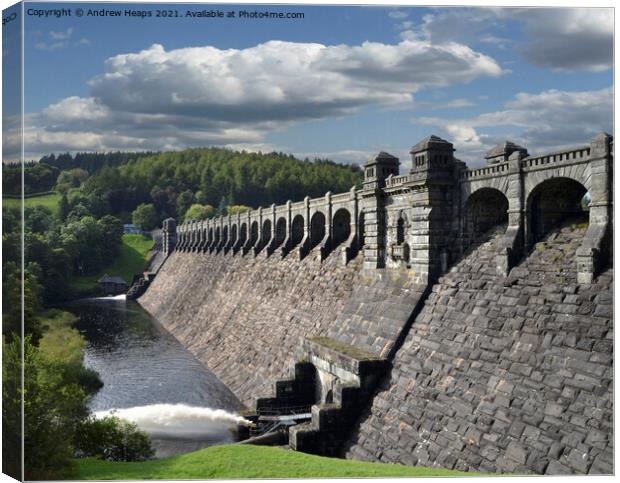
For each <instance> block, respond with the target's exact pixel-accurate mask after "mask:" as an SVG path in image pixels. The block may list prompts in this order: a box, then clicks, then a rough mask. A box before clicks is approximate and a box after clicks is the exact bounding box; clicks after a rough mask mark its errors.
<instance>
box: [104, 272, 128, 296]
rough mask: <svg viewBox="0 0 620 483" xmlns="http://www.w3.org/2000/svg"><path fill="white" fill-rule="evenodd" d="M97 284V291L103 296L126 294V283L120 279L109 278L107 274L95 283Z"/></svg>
mask: <svg viewBox="0 0 620 483" xmlns="http://www.w3.org/2000/svg"><path fill="white" fill-rule="evenodd" d="M97 284H98V285H99V290H100V291H101V293H102V294H104V295H118V294H122V293H126V292H127V289H128V288H129V287H127V282H125V280H123V279H122V278H121V277H111V276H110V275H108V274H107V273H106V274H105V275H104V276H103V277H101V278H100V279H99V280H98V281H97Z"/></svg>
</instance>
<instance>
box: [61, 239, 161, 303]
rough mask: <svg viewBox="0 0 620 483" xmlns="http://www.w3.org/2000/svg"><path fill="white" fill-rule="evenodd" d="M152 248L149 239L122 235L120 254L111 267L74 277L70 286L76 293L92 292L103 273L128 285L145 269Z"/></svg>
mask: <svg viewBox="0 0 620 483" xmlns="http://www.w3.org/2000/svg"><path fill="white" fill-rule="evenodd" d="M152 247H153V240H151V239H150V238H147V237H145V236H142V235H123V243H122V245H121V248H120V252H119V254H118V257H116V259H115V260H114V263H112V265H109V266H107V267H105V268H104V269H102V270H101V271H100V272H99V273H97V274H94V275H85V276H82V277H75V279H74V280H73V281H72V282H71V286H72V287H73V288H74V289H76V290H77V291H78V292H84V291H88V290H92V289H93V288H94V287H95V285H96V283H97V280H99V279H100V278H101V277H102V275H103V274H104V273H107V274H108V275H110V276H112V277H121V278H123V279H124V280H125V282H127V283H128V284H130V283H131V280H132V279H133V276H134V275H136V274H139V273H142V271H143V270H144V268H145V267H146V261H147V258H148V254H149V252H150V251H151V248H152Z"/></svg>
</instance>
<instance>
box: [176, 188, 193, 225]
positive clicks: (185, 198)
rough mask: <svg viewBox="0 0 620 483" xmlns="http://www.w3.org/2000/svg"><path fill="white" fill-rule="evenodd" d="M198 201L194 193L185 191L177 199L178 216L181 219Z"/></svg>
mask: <svg viewBox="0 0 620 483" xmlns="http://www.w3.org/2000/svg"><path fill="white" fill-rule="evenodd" d="M195 201H196V198H195V197H194V193H192V192H191V191H189V190H185V191H183V192H182V193H181V194H180V195H179V197H178V198H177V216H178V217H179V218H180V219H181V218H183V215H185V212H186V211H187V210H188V209H189V207H190V206H192V204H193V203H194V202H195Z"/></svg>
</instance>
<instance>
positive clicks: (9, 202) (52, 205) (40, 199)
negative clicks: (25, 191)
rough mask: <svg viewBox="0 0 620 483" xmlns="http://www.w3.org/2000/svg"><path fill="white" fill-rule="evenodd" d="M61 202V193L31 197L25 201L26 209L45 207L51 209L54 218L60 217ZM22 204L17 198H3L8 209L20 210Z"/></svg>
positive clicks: (3, 203) (3, 202)
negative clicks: (59, 203) (59, 204)
mask: <svg viewBox="0 0 620 483" xmlns="http://www.w3.org/2000/svg"><path fill="white" fill-rule="evenodd" d="M59 201H60V194H59V193H47V194H44V195H41V196H31V197H29V198H25V199H24V204H25V205H26V207H29V208H33V207H35V206H44V207H45V208H49V209H50V210H51V211H52V213H53V214H54V216H57V215H58V210H59V206H58V202H59ZM21 204H22V201H21V200H20V199H16V198H2V205H3V206H6V207H13V208H19V207H20V206H21Z"/></svg>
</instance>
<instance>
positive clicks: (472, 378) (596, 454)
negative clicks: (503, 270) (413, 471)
mask: <svg viewBox="0 0 620 483" xmlns="http://www.w3.org/2000/svg"><path fill="white" fill-rule="evenodd" d="M584 231H585V230H584V229H581V228H578V227H575V226H573V227H572V228H571V226H565V227H564V228H562V229H561V230H556V231H553V232H551V234H549V235H548V236H547V237H546V239H545V240H544V241H543V242H542V243H539V244H537V245H536V247H535V249H534V250H533V251H532V253H531V254H530V255H528V256H527V257H526V259H525V260H524V261H523V262H521V264H520V265H519V266H517V267H515V268H514V269H513V270H512V271H511V273H510V276H509V277H508V278H506V279H503V278H502V277H499V276H498V275H496V270H495V263H494V257H495V255H496V253H497V251H498V245H499V243H498V242H499V240H500V239H501V233H500V234H497V233H496V234H495V235H494V236H492V237H491V238H490V240H489V241H487V242H485V243H483V244H482V245H479V246H478V247H477V248H476V249H475V250H474V251H473V253H471V254H470V255H469V256H467V257H466V258H464V259H463V260H462V261H461V262H460V263H458V264H457V265H455V266H454V267H453V268H452V269H451V270H450V271H449V273H447V274H446V275H445V276H444V277H442V278H441V279H440V280H439V283H438V284H436V285H435V286H434V287H433V289H432V293H431V294H430V296H429V298H428V299H427V301H426V303H425V305H424V308H423V309H422V311H421V313H420V314H419V315H418V316H417V318H416V320H415V322H414V323H413V325H412V328H411V331H410V332H409V334H408V336H407V339H406V341H405V343H404V345H403V347H402V348H401V350H399V352H398V353H397V355H396V359H395V361H394V364H393V370H392V372H391V376H388V377H387V378H386V380H385V381H384V383H383V385H382V386H381V387H380V390H379V391H378V393H377V394H376V396H375V398H374V401H373V403H372V406H371V407H370V408H369V409H368V411H367V412H366V414H365V415H364V416H362V418H361V420H360V422H359V426H358V428H357V430H356V433H355V434H354V435H353V436H352V438H351V440H350V441H349V444H348V445H347V449H346V456H347V457H348V458H355V459H363V460H379V461H383V462H389V463H402V464H407V465H422V466H441V467H446V468H455V469H460V470H472V471H491V472H509V473H548V474H560V473H594V474H596V473H611V472H613V466H612V465H613V431H612V429H613V403H612V401H613V399H612V393H613V382H612V381H613V362H612V358H613V325H612V291H613V288H612V280H613V276H612V271H611V270H607V271H606V272H604V273H603V274H601V275H600V276H599V277H598V279H597V280H596V283H595V284H593V285H582V286H580V285H578V284H577V281H576V280H577V277H576V262H575V251H576V248H577V247H578V246H579V244H580V242H581V240H582V238H583V234H584Z"/></svg>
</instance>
